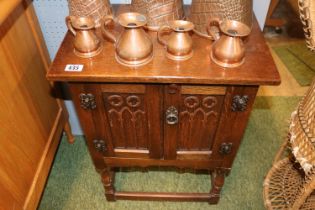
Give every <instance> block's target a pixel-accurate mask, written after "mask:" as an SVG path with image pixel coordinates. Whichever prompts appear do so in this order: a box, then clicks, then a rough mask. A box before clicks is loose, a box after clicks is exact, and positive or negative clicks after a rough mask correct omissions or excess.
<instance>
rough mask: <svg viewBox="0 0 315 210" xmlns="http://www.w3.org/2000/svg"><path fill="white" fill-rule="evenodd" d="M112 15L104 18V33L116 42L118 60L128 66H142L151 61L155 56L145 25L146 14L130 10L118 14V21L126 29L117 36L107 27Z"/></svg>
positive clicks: (111, 20)
mask: <svg viewBox="0 0 315 210" xmlns="http://www.w3.org/2000/svg"><path fill="white" fill-rule="evenodd" d="M113 21H114V19H113V17H112V16H107V17H105V18H104V28H103V34H104V36H105V37H107V38H108V39H110V40H111V41H112V42H113V43H115V48H116V52H115V56H116V60H117V61H118V62H119V63H120V64H122V65H126V66H140V65H144V64H147V63H149V62H150V61H151V60H152V58H153V44H152V41H151V38H150V37H149V35H148V34H147V33H146V32H145V31H144V29H143V26H145V25H146V24H147V20H146V18H145V16H144V15H142V14H139V13H135V12H129V13H123V14H121V15H119V16H118V18H117V22H118V24H119V25H121V26H122V27H123V28H124V30H123V31H122V32H121V34H120V35H119V36H118V37H116V36H115V35H114V34H113V33H111V32H110V31H109V30H108V29H107V25H108V23H109V22H113Z"/></svg>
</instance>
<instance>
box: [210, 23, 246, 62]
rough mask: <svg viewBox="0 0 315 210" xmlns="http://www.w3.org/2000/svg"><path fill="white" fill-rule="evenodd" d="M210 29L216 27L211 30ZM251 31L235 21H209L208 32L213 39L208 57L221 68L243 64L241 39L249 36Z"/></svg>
mask: <svg viewBox="0 0 315 210" xmlns="http://www.w3.org/2000/svg"><path fill="white" fill-rule="evenodd" d="M212 27H218V28H219V32H217V31H218V30H213V28H212ZM250 31H251V29H250V28H249V27H248V26H247V25H246V24H244V23H241V22H239V21H235V20H224V21H220V20H218V19H213V20H210V25H209V27H208V32H209V33H210V35H211V36H212V37H213V38H214V40H215V42H214V43H213V44H212V49H211V54H210V57H211V59H212V61H214V62H215V63H216V64H218V65H220V66H222V67H230V68H233V67H237V66H240V65H242V64H243V63H244V60H245V47H244V44H243V40H242V38H243V37H245V36H248V35H249V34H250Z"/></svg>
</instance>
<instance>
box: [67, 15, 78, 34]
mask: <svg viewBox="0 0 315 210" xmlns="http://www.w3.org/2000/svg"><path fill="white" fill-rule="evenodd" d="M65 21H66V25H67V27H68V29H69V30H70V31H71V33H72V34H73V35H74V36H75V35H76V34H77V33H76V32H75V30H74V28H73V27H72V23H71V22H72V16H67V17H66V19H65Z"/></svg>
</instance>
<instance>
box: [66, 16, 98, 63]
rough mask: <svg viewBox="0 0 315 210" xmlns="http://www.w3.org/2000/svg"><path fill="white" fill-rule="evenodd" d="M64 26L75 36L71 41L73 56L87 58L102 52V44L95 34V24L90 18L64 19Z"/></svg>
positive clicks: (72, 17)
mask: <svg viewBox="0 0 315 210" xmlns="http://www.w3.org/2000/svg"><path fill="white" fill-rule="evenodd" d="M66 24H67V27H68V29H69V30H70V31H71V33H72V34H73V35H74V36H75V38H74V41H73V46H74V54H75V55H77V56H79V57H83V58H89V57H93V56H96V55H98V54H99V53H100V52H101V51H102V43H101V41H100V39H99V38H98V37H97V36H96V33H95V23H94V20H93V19H92V18H90V17H76V16H68V17H66Z"/></svg>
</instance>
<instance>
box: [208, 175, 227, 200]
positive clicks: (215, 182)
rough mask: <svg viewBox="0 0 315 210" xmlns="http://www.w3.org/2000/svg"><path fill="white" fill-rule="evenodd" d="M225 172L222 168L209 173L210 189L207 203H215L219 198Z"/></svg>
mask: <svg viewBox="0 0 315 210" xmlns="http://www.w3.org/2000/svg"><path fill="white" fill-rule="evenodd" d="M224 178H225V172H224V171H222V170H215V171H213V172H212V173H211V185H212V187H211V190H210V196H211V198H210V201H209V204H217V203H218V202H219V200H220V193H221V189H222V187H223V185H224Z"/></svg>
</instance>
